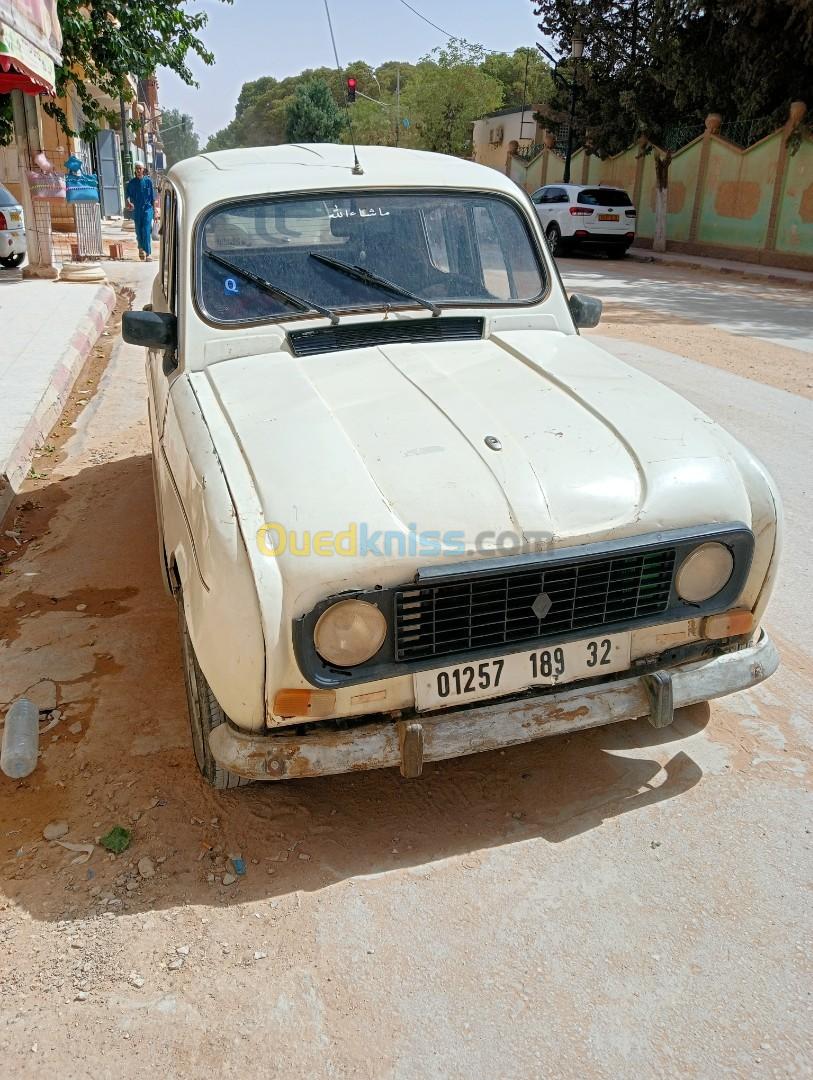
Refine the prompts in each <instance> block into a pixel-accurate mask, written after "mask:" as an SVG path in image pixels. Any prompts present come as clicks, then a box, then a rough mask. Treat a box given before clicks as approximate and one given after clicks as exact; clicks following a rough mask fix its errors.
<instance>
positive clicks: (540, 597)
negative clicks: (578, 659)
mask: <svg viewBox="0 0 813 1080" xmlns="http://www.w3.org/2000/svg"><path fill="white" fill-rule="evenodd" d="M675 554H676V553H675V549H674V548H671V547H661V548H658V549H656V550H653V551H637V552H634V553H629V554H623V553H619V554H616V555H611V556H610V555H607V556H603V557H598V558H591V559H584V560H580V561H579V560H576V561H574V560H570V561H568V562H563V563H559V564H556V563H547V564H545V565H543V566H536V567H534V568H533V569H528V568H527V567H518V568H517V569H516V570H515V571H514V570H507V571H506V572H505V573H496V574H490V573H481V574H474V575H472V576H471V577H467V578H466V579H465V580H462V581H461V580H448V581H443V580H441V581H436V582H432V583H427V584H425V585H423V584H418V585H415V586H414V587H413V586H410V587H409V588H404V589H401V590H399V591H397V592H396V594H395V659H396V661H399V662H404V661H415V660H425V659H428V658H432V657H440V656H449V655H451V654H453V653H460V652H467V651H471V650H475V649H486V648H488V649H489V650H490V651H492V652H494V651H497V650H499V649H500V648H501V647H502V646H516V644H518V643H522V642H528V643H529V644H532V643H533V642H536V641H545V640H548V639H550V638H557V637H562V636H564V635H568V634H573V633H574V632H579V631H584V633H585V634H589V633H590V632H591V631H595V630H600V629H601V628H603V627H606V626H612V625H615V624H618V623H628V622H634V621H635V620H636V619H640V620H642V621H643V620H650V619H652V618H653V617H657V616H658V615H661V614H662V613H663V612H664V611H666V609H667V608H668V606H669V602H670V597H671V591H672V576H673V573H674V568H675ZM534 604H536V610H534ZM540 616H541V617H540Z"/></svg>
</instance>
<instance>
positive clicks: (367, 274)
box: [308, 251, 440, 318]
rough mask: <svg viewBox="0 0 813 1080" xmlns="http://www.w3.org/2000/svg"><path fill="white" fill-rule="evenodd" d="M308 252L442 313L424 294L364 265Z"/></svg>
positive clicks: (365, 280) (359, 279)
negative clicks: (397, 283) (396, 282)
mask: <svg viewBox="0 0 813 1080" xmlns="http://www.w3.org/2000/svg"><path fill="white" fill-rule="evenodd" d="M308 254H309V255H310V257H311V258H312V259H317V260H318V261H319V262H321V263H324V264H325V266H332V267H333V269H334V270H339V271H340V272H341V273H343V274H347V276H348V277H352V278H355V279H356V280H357V281H363V282H364V284H365V285H376V286H378V288H379V289H389V291H390V292H393V293H395V294H396V296H405V297H406V298H407V299H408V300H414V301H415V303H416V304H420V305H421V307H425V308H428V309H429V310H430V311H431V312H432V315H433V316H434V317H435V318H437V316H438V315H440V308H439V307H438V305H437V304H433V303H432V301H431V300H424V298H423V297H422V296H418V295H417V294H416V293H414V292H410V291H409V289H405V288H404V286H403V285H396V284H395V282H394V281H388V280H387V278H385V277H381V276H380V275H378V274H374V273H372V271H370V270H367V269H365V267H363V266H355V265H354V266H351V265H350V263H345V262H341V261H340V260H339V259H332V258H331V257H330V256H329V255H320V254H319V253H318V252H316V251H310V252H308Z"/></svg>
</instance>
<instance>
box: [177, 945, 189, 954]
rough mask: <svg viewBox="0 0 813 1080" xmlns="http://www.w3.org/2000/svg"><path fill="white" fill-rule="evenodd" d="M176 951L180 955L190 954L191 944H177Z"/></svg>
mask: <svg viewBox="0 0 813 1080" xmlns="http://www.w3.org/2000/svg"><path fill="white" fill-rule="evenodd" d="M175 952H176V953H177V954H178V956H189V946H188V945H176V946H175Z"/></svg>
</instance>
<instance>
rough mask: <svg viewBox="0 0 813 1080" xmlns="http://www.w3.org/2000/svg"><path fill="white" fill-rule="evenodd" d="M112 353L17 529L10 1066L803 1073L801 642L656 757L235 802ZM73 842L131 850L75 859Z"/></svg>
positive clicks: (571, 759) (122, 1072)
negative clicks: (195, 684)
mask: <svg viewBox="0 0 813 1080" xmlns="http://www.w3.org/2000/svg"><path fill="white" fill-rule="evenodd" d="M134 273H137V274H139V273H141V271H139V270H138V268H136V271H134ZM135 284H136V286H137V288H138V290H139V297H140V298H139V303H143V300H144V295H143V290H144V283H143V275H142V277H141V278H139V280H138V281H137V282H136V283H135ZM615 325H619V324H615ZM114 331H115V323H114V324H113V328H111V333H113V332H114ZM602 332H605V333H606V332H607V327H606V326H605V325H603V326H602ZM653 332H654V331H653ZM685 333H686V334H687V335H689V334H690V329H689V328H685ZM711 333H712V334H714V332H713V331H712V332H711ZM702 334H703V335H706V334H709V331H702ZM105 340H107V339H105ZM669 340H670V341H671V340H673V339H672V338H670V339H669ZM685 340H686V343H687V347H689V346H690V345H691V347H692V348H693V349H694V348H696V347H698V344H699V342H700V341H701V340H707V341H708V342H709V348H711V347H712V343H713V341H714V338H713V337H712V338H708V339H707V338H705V337H704V338H700V337H695V338H690V337H687V338H686V339H685ZM658 343H659V344H660V345H662V346H663V347H667V348H669V347H671V346H670V345H669V344H666V345H664V341H663V339H659V341H658ZM105 360H106V356H105V350H104V349H102V350H101V351H100V353H99V355H98V356H97V357H95V358H94V359H93V360H92V361H91V363H90V365H89V367H88V369H87V370H86V371H85V372H84V373H83V375H82V376H81V377H80V380H79V382H78V383H77V395H75V398H74V400H73V401H72V404H71V405H70V406H69V411H68V413H67V414H66V416H65V418H64V420H66V421H67V423H62V424H58V425H57V428H56V429H55V432H54V433H53V434H52V436H51V438H50V439H49V442H48V446H52V447H53V450H45V451H44V452H43V454H42V455H41V457H40V458H39V459H38V461H37V463H36V472H37V474H38V475H39V476H41V479H33V480H31V481H30V483H29V484H28V485H27V490H26V492H25V493H24V494H23V496H22V497H21V498H20V499H19V500H18V502H17V505H16V507H15V508H14V510H13V511H12V514H11V516H10V517H9V518H7V519H6V523H5V524H4V526H3V528H4V529H8V528H9V524H8V523H9V522H11V530H10V531H12V532H13V533H15V534H16V536H15V537H4V538H3V545H2V546H3V551H4V552H5V555H4V557H3V560H2V576H0V639H1V640H0V712H2V711H3V710H4V708H5V705H6V704H7V703H8V702H10V701H11V700H13V699H14V698H16V697H17V696H19V695H20V694H23V693H27V694H28V695H29V696H32V697H34V698H35V700H37V702H38V704H39V705H40V707H41V708H42V710H43V718H44V726H47V725H48V724H49V723H52V722H54V721H55V723H53V726H51V727H50V729H49V730H48V731H47V732H46V733H44V735H43V737H42V739H41V747H42V750H43V752H42V757H41V761H40V764H39V766H38V768H37V770H36V771H35V772H34V773H33V774H32V775H31V776H30V777H29V778H27V779H26V780H23V781H21V782H17V783H12V782H11V781H8V780H7V779H6V778H3V777H0V879H2V882H3V886H2V891H0V949H1V950H2V956H3V960H2V962H0V1055H2V1056H1V1057H0V1060H2V1061H3V1063H4V1069H5V1070H7V1074H8V1075H14V1076H20V1077H40V1076H43V1075H46V1074H48V1075H50V1074H52V1073H56V1074H57V1075H59V1076H61V1077H67V1078H72V1077H86V1076H87V1077H99V1076H131V1075H132V1076H141V1075H143V1074H144V1073H145V1072H147V1071H153V1072H156V1073H157V1074H159V1075H161V1076H168V1077H176V1076H177V1077H192V1076H201V1075H207V1074H211V1073H212V1072H213V1071H216V1072H217V1074H218V1075H219V1076H226V1077H231V1076H238V1075H239V1076H285V1077H291V1076H302V1077H323V1076H324V1077H374V1078H379V1077H397V1078H404V1080H405V1078H413V1077H414V1078H420V1080H424V1078H426V1077H438V1078H441V1077H461V1078H463V1077H465V1078H467V1080H469V1078H470V1077H472V1076H474V1077H483V1078H486V1077H488V1078H491V1077H496V1076H500V1077H506V1078H509V1077H511V1078H513V1077H516V1078H518V1080H519V1078H523V1080H524V1078H527V1077H532V1076H533V1077H536V1076H540V1077H541V1076H551V1077H557V1078H569V1077H573V1078H574V1080H575V1078H578V1080H584V1078H586V1077H590V1078H592V1077H602V1078H603V1077H607V1078H608V1080H609V1078H613V1080H615V1078H617V1077H620V1076H627V1075H642V1076H647V1077H649V1076H652V1077H661V1076H663V1077H670V1078H671V1077H674V1076H675V1075H681V1076H692V1077H717V1076H721V1075H725V1076H729V1077H749V1078H750V1077H751V1076H762V1075H764V1076H779V1075H783V1076H784V1075H797V1076H802V1075H810V1071H811V1062H812V1061H813V1058H811V1055H810V1047H809V1041H808V1035H807V1032H809V1027H808V1023H809V1011H808V1010H809V1001H810V998H809V992H810V991H809V987H810V980H809V964H808V961H809V940H808V938H809V935H808V934H807V933H806V930H805V921H806V918H805V912H806V911H807V910H808V909H807V904H806V900H805V892H804V889H805V882H806V877H807V874H806V863H807V860H808V859H809V841H810V832H809V829H808V828H807V827H806V825H805V820H806V819H805V814H806V810H805V807H806V805H807V807H808V809H809V804H806V794H805V792H806V785H807V783H808V780H809V761H810V756H809V753H810V749H809V725H808V722H807V717H808V706H809V696H808V694H809V691H808V687H809V682H810V665H809V660H808V658H807V656H806V654H804V653H802V652H801V651H800V650H798V649H796V648H794V646H793V645H791V644H789V643H788V642H787V641H786V640H784V637H783V628H782V627H776V628H775V632H776V635H777V636H778V637H779V639H780V641H781V644H782V648H783V651H784V654H785V662H786V669H787V671H786V674H785V675H784V676H783V678H782V680H781V681H780V680H778V679H774V680H772V681H771V682H770V683H768V684H766V685H765V686H762V687H759V688H757V689H756V690H754V691H753V692H751V693H749V694H743V695H738V696H737V697H736V698H735V699H730V700H729V701H728V702H726V703H724V704H717V705H715V706H714V707H713V708H712V709H709V708H708V707H706V706H704V707H697V708H694V709H692V710H686V711H685V712H684V713H683V714H682V715H681V716H680V718H679V719H678V721H677V722H676V724H675V725H674V726H673V728H671V729H669V730H668V731H664V732H656V731H654V730H653V729H652V728H651V727H649V725H648V724H646V723H645V722H635V723H632V724H624V725H615V726H613V727H610V728H605V729H601V730H596V731H591V732H582V733H578V734H574V735H572V736H563V737H560V738H555V739H550V740H547V741H545V742H544V743H539V744H536V745H532V746H529V747H518V748H515V749H513V750H511V751H507V752H505V753H501V754H487V755H479V756H477V757H474V758H470V759H462V760H460V761H454V762H447V763H443V764H439V765H435V766H431V767H429V768H427V770H426V772H425V775H424V776H423V777H422V778H421V779H420V780H419V781H404V780H402V779H401V778H400V776H399V775H398V774H397V773H395V772H393V771H382V772H376V773H370V774H359V775H356V776H347V777H335V778H327V779H324V780H318V781H303V782H299V783H289V784H286V785H284V786H262V785H259V786H256V787H253V788H249V789H246V790H243V791H239V792H234V793H224V794H218V793H216V792H214V791H212V790H211V789H209V788H207V787H206V786H205V785H204V784H203V783H202V782H201V780H200V778H199V776H198V774H197V771H196V769H195V765H194V760H193V756H192V752H191V749H190V746H189V736H188V726H187V719H186V705H185V699H184V691H183V680H182V675H181V666H180V657H179V651H178V644H177V632H176V625H175V613H174V610H173V604H172V603H171V601H170V600H169V599H168V598H167V596H166V595H165V594H164V592H163V588H162V585H161V581H160V577H159V573H158V560H157V555H156V544H157V538H156V531H155V519H154V509H153V496H152V481H151V469H150V459H149V456H148V450H149V448H148V430H147V426H146V420H145V415H144V414H145V410H144V407H143V400H144V385H143V375H142V370H141V365H142V361H141V358H140V356H139V355H138V352H137V351H135V350H127V349H119V350H117V351H116V353H115V354H114V356H113V358H112V360H111V362H110V365H109V367H108V368H107V369H106V370H105ZM94 365H95V366H94ZM97 384H98V386H99V390H98V391H97V392H94V387H95V386H97ZM81 402H86V403H87V404H84V405H83V404H80V403H81ZM65 431H68V432H69V433H70V435H69V437H68V438H66V436H65ZM60 432H61V434H60ZM18 541H19V546H18ZM785 636H790V635H789V634H788V635H785ZM54 822H65V823H66V824H67V826H68V829H67V832H66V834H65V836H64V837H63V839H64V840H66V841H68V842H76V843H88V842H89V843H93V844H94V845H95V844H96V842H97V841H98V839H99V838H100V837H102V836H103V835H104V834H105V833H106V832H107V831H108V830H109V829H110V828H111V827H112V826H114V825H121V826H124V827H126V828H127V829H129V830H130V831H131V833H132V842H131V845H130V847H129V848H128V850H127V851H125V852H124V853H122V854H120V855H114V854H108V853H107V852H105V851H104V850H103V849H102V848H101V847H99V846H94V850H93V853H92V856H91V858H90V859H89V861H87V862H77V861H75V860H76V859H77V855H76V853H75V852H73V851H70V850H66V849H65V848H63V847H60V846H59V845H57V844H56V843H54V842H52V841H47V840H45V839H44V838H43V829H44V828H45V827H46V826H47V825H48V824H49V823H54ZM79 857H81V856H79ZM235 859H242V860H243V862H244V864H245V871H246V872H245V874H243V875H238V874H237V873H236V869H235V864H234V861H233V860H235ZM239 865H240V864H239V863H238V866H239ZM808 914H809V911H808Z"/></svg>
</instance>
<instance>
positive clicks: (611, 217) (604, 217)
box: [598, 214, 618, 221]
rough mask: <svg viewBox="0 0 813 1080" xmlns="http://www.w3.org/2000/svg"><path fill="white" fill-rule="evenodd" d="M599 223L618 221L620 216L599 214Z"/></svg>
mask: <svg viewBox="0 0 813 1080" xmlns="http://www.w3.org/2000/svg"><path fill="white" fill-rule="evenodd" d="M598 219H599V221H618V214H599V216H598Z"/></svg>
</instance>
